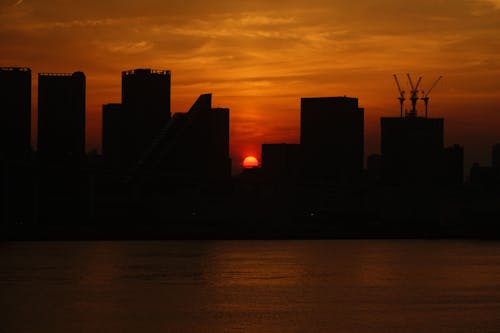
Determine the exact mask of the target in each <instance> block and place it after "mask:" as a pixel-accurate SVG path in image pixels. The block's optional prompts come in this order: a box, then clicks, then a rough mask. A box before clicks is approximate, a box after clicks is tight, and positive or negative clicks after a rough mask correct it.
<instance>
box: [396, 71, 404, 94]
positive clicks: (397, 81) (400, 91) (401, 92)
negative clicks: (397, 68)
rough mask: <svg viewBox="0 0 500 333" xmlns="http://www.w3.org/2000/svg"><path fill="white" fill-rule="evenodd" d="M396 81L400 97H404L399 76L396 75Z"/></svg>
mask: <svg viewBox="0 0 500 333" xmlns="http://www.w3.org/2000/svg"><path fill="white" fill-rule="evenodd" d="M394 81H396V85H397V86H398V91H399V95H400V96H401V97H403V96H404V94H405V92H404V91H403V89H401V85H400V84H399V80H398V76H397V75H396V74H394Z"/></svg>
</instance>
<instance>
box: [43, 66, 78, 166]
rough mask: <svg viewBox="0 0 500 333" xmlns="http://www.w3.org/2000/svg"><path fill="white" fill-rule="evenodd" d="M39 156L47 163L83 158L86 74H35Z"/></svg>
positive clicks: (75, 160) (74, 160)
mask: <svg viewBox="0 0 500 333" xmlns="http://www.w3.org/2000/svg"><path fill="white" fill-rule="evenodd" d="M38 154H39V157H40V158H41V160H43V161H46V162H50V163H60V162H70V161H73V162H77V161H80V160H81V159H82V158H83V157H84V155H85V74H84V73H82V72H75V73H72V74H62V73H54V74H49V73H40V74H38Z"/></svg>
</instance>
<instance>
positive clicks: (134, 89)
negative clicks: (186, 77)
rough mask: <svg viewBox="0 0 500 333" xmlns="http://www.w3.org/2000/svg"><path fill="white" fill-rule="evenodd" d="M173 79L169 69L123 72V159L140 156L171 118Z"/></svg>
mask: <svg viewBox="0 0 500 333" xmlns="http://www.w3.org/2000/svg"><path fill="white" fill-rule="evenodd" d="M170 81H171V74H170V71H167V70H151V69H134V70H129V71H124V72H122V103H121V104H122V110H123V111H122V112H123V113H124V115H123V116H124V117H123V143H124V145H126V146H127V152H128V153H127V154H128V156H126V158H125V161H124V163H125V164H133V163H135V162H137V160H139V159H140V158H141V156H142V155H143V154H144V153H145V151H146V150H147V149H148V147H149V146H150V145H151V143H152V141H153V139H154V138H155V137H156V136H157V135H158V134H159V133H160V130H161V129H163V128H164V127H165V126H166V125H167V123H168V122H169V121H170V118H171V114H170Z"/></svg>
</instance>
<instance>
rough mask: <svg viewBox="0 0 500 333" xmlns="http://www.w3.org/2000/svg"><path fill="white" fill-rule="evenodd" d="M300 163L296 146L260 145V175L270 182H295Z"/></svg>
mask: <svg viewBox="0 0 500 333" xmlns="http://www.w3.org/2000/svg"><path fill="white" fill-rule="evenodd" d="M301 161H302V158H301V147H300V145H298V144H289V143H274V144H273V143H264V144H262V173H263V174H264V176H265V177H267V178H268V180H270V181H272V182H287V181H293V180H296V178H297V177H298V176H299V173H300V171H301Z"/></svg>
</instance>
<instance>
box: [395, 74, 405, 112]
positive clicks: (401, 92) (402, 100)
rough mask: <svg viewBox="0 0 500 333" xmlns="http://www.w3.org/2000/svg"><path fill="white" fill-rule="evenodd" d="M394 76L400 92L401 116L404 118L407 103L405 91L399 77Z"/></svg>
mask: <svg viewBox="0 0 500 333" xmlns="http://www.w3.org/2000/svg"><path fill="white" fill-rule="evenodd" d="M393 76H394V81H396V85H397V86H398V91H399V97H398V99H399V114H400V117H401V118H403V104H404V102H405V99H406V98H405V91H404V90H403V89H401V85H400V84H399V80H398V76H397V75H396V74H394V75H393Z"/></svg>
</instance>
